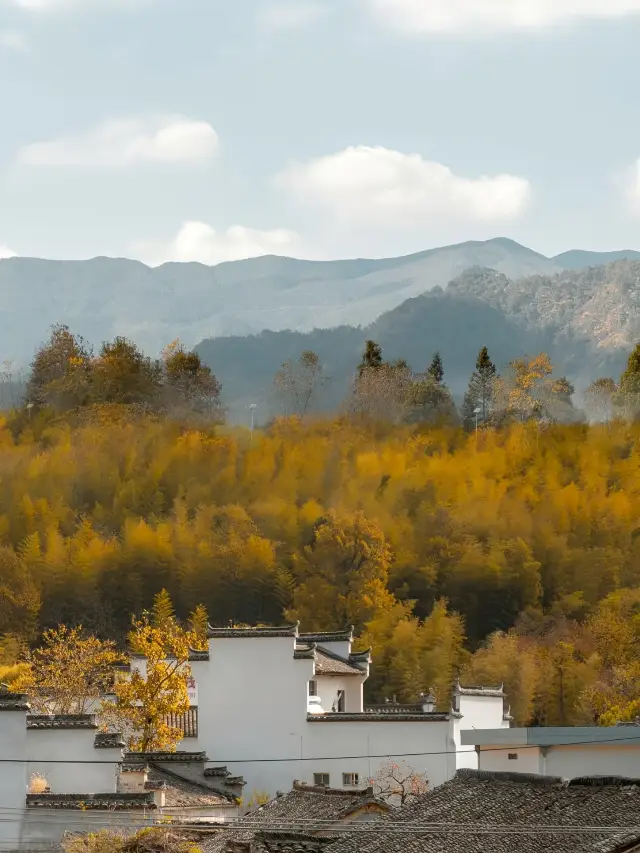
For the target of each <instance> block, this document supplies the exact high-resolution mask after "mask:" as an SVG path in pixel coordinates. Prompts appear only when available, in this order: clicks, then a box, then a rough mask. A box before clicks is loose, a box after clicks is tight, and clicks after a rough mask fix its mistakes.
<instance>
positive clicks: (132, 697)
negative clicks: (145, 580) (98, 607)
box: [103, 613, 198, 752]
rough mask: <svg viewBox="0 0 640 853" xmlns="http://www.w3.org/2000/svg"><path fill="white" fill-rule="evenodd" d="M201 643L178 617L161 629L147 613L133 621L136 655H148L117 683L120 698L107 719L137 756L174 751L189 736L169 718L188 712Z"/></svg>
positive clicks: (107, 706)
mask: <svg viewBox="0 0 640 853" xmlns="http://www.w3.org/2000/svg"><path fill="white" fill-rule="evenodd" d="M197 642H198V640H197V637H196V635H195V634H194V632H193V631H188V630H185V629H183V628H182V627H181V626H180V625H179V624H178V623H177V621H176V620H175V619H168V620H166V621H163V623H162V626H161V627H158V626H156V625H154V624H153V619H152V618H151V617H150V615H149V614H148V613H144V614H143V615H142V617H141V618H140V619H137V620H135V621H134V623H133V630H132V631H131V633H130V635H129V645H130V649H131V652H132V654H133V655H136V656H144V657H143V658H140V657H138V658H137V659H139V660H141V661H142V666H141V667H137V666H136V667H133V668H132V671H131V674H130V676H129V677H128V678H124V679H120V680H118V681H117V682H116V684H115V687H114V693H115V700H114V701H108V702H105V703H104V704H103V715H104V719H105V720H106V721H108V722H109V723H110V724H112V725H116V726H117V727H118V728H120V729H121V730H122V731H123V733H124V735H125V737H126V740H127V745H128V747H129V749H130V750H132V751H133V752H153V751H157V750H164V751H169V752H172V751H174V750H175V749H176V746H177V744H178V742H179V741H180V740H181V739H182V737H183V736H184V734H183V732H182V730H181V729H179V728H176V727H175V726H172V725H171V724H170V720H171V719H173V718H175V716H176V715H181V714H186V713H187V711H188V710H189V694H188V691H187V680H188V678H189V677H190V676H191V668H190V666H189V650H190V648H193V647H194V646H196V645H197Z"/></svg>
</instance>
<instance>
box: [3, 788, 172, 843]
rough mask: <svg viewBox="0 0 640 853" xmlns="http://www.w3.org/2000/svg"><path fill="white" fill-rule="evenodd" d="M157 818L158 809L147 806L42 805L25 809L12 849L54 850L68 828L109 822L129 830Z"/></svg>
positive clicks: (85, 828) (101, 826) (114, 827)
mask: <svg viewBox="0 0 640 853" xmlns="http://www.w3.org/2000/svg"><path fill="white" fill-rule="evenodd" d="M23 807H24V799H23ZM154 815H155V816H156V817H155V818H154ZM154 819H157V812H154V811H148V812H145V811H144V810H139V811H120V812H118V811H100V810H87V811H82V810H81V809H59V810H58V811H57V812H56V811H48V812H47V813H46V814H43V813H42V810H40V809H25V811H24V813H23V815H22V820H21V822H20V824H18V825H17V829H18V831H19V844H14V845H13V848H12V849H13V850H16V849H21V850H26V851H31V850H47V851H51V848H52V846H53V845H55V844H57V843H58V842H60V840H61V839H62V837H63V836H64V834H65V832H77V833H79V834H80V833H88V832H99V831H100V830H101V829H104V828H105V826H107V825H108V827H109V829H112V830H114V831H118V830H121V831H125V832H130V831H135V830H137V829H142V828H143V827H144V826H149V825H151V824H152V823H153V822H154ZM14 835H15V830H14Z"/></svg>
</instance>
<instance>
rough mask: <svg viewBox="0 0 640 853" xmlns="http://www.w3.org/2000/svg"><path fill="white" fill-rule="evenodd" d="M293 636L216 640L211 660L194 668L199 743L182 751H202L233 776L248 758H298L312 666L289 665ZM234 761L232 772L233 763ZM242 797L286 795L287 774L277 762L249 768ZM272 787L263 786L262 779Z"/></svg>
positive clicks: (303, 663)
mask: <svg viewBox="0 0 640 853" xmlns="http://www.w3.org/2000/svg"><path fill="white" fill-rule="evenodd" d="M294 650H295V639H294V637H266V638H265V637H241V638H236V637H233V638H226V637H225V638H215V639H212V640H210V642H209V654H210V660H209V661H197V662H194V663H192V664H191V669H192V672H193V675H194V677H195V679H196V682H197V685H198V737H197V739H189V740H187V741H184V742H183V744H182V745H181V747H180V748H182V749H190V750H205V751H206V752H207V754H208V755H209V757H210V758H211V759H212V761H213V762H214V763H215V764H228V765H229V769H230V770H231V772H232V773H233V774H234V775H236V774H238V775H239V774H244V771H243V770H239V769H238V767H239V766H240V764H242V759H245V758H262V759H268V758H277V759H287V758H290V759H291V760H292V761H293V762H294V763H293V764H292V765H291V767H295V766H296V760H297V759H299V758H300V756H301V755H302V752H303V732H304V727H305V726H306V717H307V704H308V692H309V681H310V680H312V679H313V660H306V659H303V660H294V657H293V653H294ZM232 760H235V763H234V764H233V766H231V761H232ZM248 767H251V768H252V769H251V772H249V771H247V773H246V774H244V775H245V778H246V779H247V781H248V783H249V784H248V785H247V788H246V789H245V792H246V794H247V795H250V793H251V790H253V789H256V790H268V791H269V792H270V793H275V791H276V790H277V789H282V790H289V789H290V788H291V781H292V780H293V779H294V778H295V774H293V773H292V770H291V767H290V768H289V769H288V770H287V769H285V768H286V767H287V765H286V764H284V763H281V762H278V763H273V764H264V765H248ZM268 778H273V783H272V784H270V785H269V787H268V788H266V787H265V779H268Z"/></svg>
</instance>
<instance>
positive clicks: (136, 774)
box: [118, 764, 149, 794]
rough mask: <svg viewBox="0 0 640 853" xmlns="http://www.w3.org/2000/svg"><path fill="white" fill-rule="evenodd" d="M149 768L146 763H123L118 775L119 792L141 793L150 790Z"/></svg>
mask: <svg viewBox="0 0 640 853" xmlns="http://www.w3.org/2000/svg"><path fill="white" fill-rule="evenodd" d="M148 777H149V768H148V767H147V766H146V765H145V764H123V765H121V767H120V773H119V775H118V793H119V794H140V793H142V792H143V791H146V790H148V789H147V787H146V785H147V779H148Z"/></svg>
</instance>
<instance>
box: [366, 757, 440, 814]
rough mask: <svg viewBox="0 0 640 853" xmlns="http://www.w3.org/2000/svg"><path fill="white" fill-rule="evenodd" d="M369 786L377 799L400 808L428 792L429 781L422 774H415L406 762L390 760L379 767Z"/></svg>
mask: <svg viewBox="0 0 640 853" xmlns="http://www.w3.org/2000/svg"><path fill="white" fill-rule="evenodd" d="M369 784H370V785H371V786H372V787H373V792H374V794H375V795H376V796H377V797H380V798H381V799H383V800H387V801H388V802H390V803H393V804H395V805H401V806H404V805H406V804H407V803H411V802H412V801H413V800H415V799H417V798H418V797H419V796H420V795H421V794H426V792H427V791H428V790H429V781H428V779H427V777H426V775H425V774H424V773H416V771H415V770H414V769H413V767H411V765H410V764H407V762H406V761H400V762H397V761H394V760H393V759H391V758H390V759H389V760H388V761H385V762H384V764H382V765H381V766H380V768H379V769H378V772H377V773H376V774H375V776H372V777H371V779H370V780H369Z"/></svg>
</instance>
